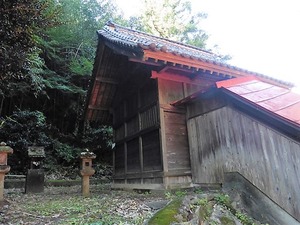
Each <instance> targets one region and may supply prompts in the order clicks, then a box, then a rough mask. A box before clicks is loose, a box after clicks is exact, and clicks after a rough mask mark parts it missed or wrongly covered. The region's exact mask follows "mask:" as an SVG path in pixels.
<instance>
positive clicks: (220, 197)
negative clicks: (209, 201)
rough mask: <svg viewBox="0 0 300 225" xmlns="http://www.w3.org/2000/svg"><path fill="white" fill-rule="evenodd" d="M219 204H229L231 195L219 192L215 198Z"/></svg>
mask: <svg viewBox="0 0 300 225" xmlns="http://www.w3.org/2000/svg"><path fill="white" fill-rule="evenodd" d="M214 199H215V200H216V201H217V202H218V203H219V204H221V205H224V206H229V205H230V204H231V202H230V197H229V195H226V194H223V193H219V194H217V195H216V196H215V198H214Z"/></svg>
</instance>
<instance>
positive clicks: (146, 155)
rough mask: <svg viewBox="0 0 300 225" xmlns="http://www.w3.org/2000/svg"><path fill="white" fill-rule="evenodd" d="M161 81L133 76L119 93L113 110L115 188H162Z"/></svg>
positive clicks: (145, 75)
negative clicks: (150, 186) (158, 87)
mask: <svg viewBox="0 0 300 225" xmlns="http://www.w3.org/2000/svg"><path fill="white" fill-rule="evenodd" d="M158 112H159V110H158V94H157V81H156V80H154V79H150V78H149V76H148V77H147V73H143V71H141V73H136V74H131V75H130V78H129V79H128V81H126V82H125V83H124V84H122V86H121V87H119V88H118V90H117V96H116V100H115V102H114V109H113V119H114V122H113V127H114V141H115V143H116V147H115V151H114V185H115V187H118V184H121V186H122V187H126V185H128V187H129V188H134V186H135V185H136V187H137V188H143V185H144V186H145V187H148V184H154V187H158V188H159V187H161V186H162V183H163V178H162V176H163V174H162V169H163V166H162V157H161V148H160V134H159V127H160V126H159V113H158Z"/></svg>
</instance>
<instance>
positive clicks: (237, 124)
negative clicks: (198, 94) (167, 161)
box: [187, 100, 300, 221]
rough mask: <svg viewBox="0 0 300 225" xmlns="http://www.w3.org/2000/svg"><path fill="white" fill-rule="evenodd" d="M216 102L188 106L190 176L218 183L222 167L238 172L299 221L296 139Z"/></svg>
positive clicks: (299, 153)
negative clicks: (204, 105) (208, 104)
mask: <svg viewBox="0 0 300 225" xmlns="http://www.w3.org/2000/svg"><path fill="white" fill-rule="evenodd" d="M214 102H215V103H213V101H212V102H210V103H211V104H210V106H206V107H203V104H202V107H201V104H200V103H198V106H197V107H196V106H195V105H191V107H189V109H188V110H189V117H190V119H189V120H188V122H187V123H188V132H189V145H190V152H191V159H192V160H191V165H192V175H193V181H194V182H195V183H206V184H207V183H222V182H223V178H224V177H223V176H224V172H239V173H240V174H242V175H243V176H244V177H246V178H247V179H248V180H249V181H250V182H252V184H254V185H255V186H256V187H257V188H259V189H260V190H261V191H262V192H264V193H265V194H266V195H267V196H269V197H270V198H271V199H272V200H273V201H274V202H276V203H277V204H278V205H279V206H281V207H282V208H284V209H285V210H286V211H287V212H288V213H289V214H291V215H292V216H293V217H295V218H296V219H297V220H298V221H300V205H299V204H298V203H299V202H300V194H299V188H300V176H299V174H300V143H299V142H296V141H294V140H292V139H290V138H288V137H286V136H285V135H284V134H282V133H280V132H278V131H275V130H273V129H271V128H270V127H268V126H267V125H265V124H263V123H261V122H259V121H257V120H256V119H255V118H253V117H250V116H248V115H246V114H244V113H242V112H240V111H238V110H236V109H235V108H232V107H230V106H225V107H221V106H222V103H220V102H219V104H216V103H217V102H218V101H217V100H215V101H214ZM213 104H215V105H213ZM213 108H215V110H213V111H212V109H213ZM208 109H210V110H208Z"/></svg>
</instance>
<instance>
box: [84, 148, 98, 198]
mask: <svg viewBox="0 0 300 225" xmlns="http://www.w3.org/2000/svg"><path fill="white" fill-rule="evenodd" d="M80 158H81V161H82V162H81V170H80V174H81V176H82V186H81V187H82V195H83V196H84V197H89V196H90V176H92V175H94V173H95V170H94V169H93V168H92V160H93V159H95V158H96V155H95V154H94V153H93V152H89V150H88V149H86V150H85V151H84V152H82V153H81V156H80Z"/></svg>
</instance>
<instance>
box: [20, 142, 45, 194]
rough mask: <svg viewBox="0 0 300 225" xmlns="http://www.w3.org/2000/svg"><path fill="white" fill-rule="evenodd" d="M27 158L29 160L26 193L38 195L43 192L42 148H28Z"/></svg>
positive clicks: (43, 155)
mask: <svg viewBox="0 0 300 225" xmlns="http://www.w3.org/2000/svg"><path fill="white" fill-rule="evenodd" d="M28 156H29V158H30V165H29V169H28V170H27V176H26V185H25V192H26V193H40V192H43V191H44V182H45V181H44V169H43V162H42V161H43V159H44V158H45V151H44V147H41V146H30V147H28Z"/></svg>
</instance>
